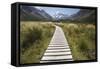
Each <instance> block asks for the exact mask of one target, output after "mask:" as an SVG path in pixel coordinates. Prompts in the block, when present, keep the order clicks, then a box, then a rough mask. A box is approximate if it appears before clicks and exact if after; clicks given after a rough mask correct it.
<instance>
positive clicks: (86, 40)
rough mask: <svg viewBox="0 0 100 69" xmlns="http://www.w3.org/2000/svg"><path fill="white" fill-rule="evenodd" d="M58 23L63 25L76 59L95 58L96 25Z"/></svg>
mask: <svg viewBox="0 0 100 69" xmlns="http://www.w3.org/2000/svg"><path fill="white" fill-rule="evenodd" d="M57 25H58V26H60V27H62V29H63V31H64V33H65V36H66V38H67V39H68V42H69V46H70V48H71V51H72V56H73V59H74V60H75V61H76V60H92V59H95V25H93V24H84V23H82V24H80V23H78V24H75V23H63V24H57Z"/></svg>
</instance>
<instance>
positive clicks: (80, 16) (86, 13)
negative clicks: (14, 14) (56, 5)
mask: <svg viewBox="0 0 100 69" xmlns="http://www.w3.org/2000/svg"><path fill="white" fill-rule="evenodd" d="M54 16H55V18H53V17H52V16H50V15H49V14H48V13H47V12H45V11H44V10H42V9H41V10H40V9H37V8H35V7H32V6H21V7H20V19H21V21H34V20H36V21H58V20H59V21H76V22H77V21H78V22H94V21H95V18H96V16H95V10H92V9H80V10H79V12H77V13H75V14H73V15H71V16H68V15H67V14H63V13H58V14H56V15H54Z"/></svg>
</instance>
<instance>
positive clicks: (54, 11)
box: [35, 6, 80, 17]
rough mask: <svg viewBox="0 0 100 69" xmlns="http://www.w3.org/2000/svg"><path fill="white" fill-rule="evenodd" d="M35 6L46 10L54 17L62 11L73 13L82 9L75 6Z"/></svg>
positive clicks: (63, 12)
mask: <svg viewBox="0 0 100 69" xmlns="http://www.w3.org/2000/svg"><path fill="white" fill-rule="evenodd" d="M35 8H38V9H40V10H41V9H43V10H45V11H46V12H47V13H48V14H50V15H51V16H52V17H54V15H55V14H58V13H62V14H66V15H69V16H70V15H72V14H75V13H77V12H78V11H79V10H80V9H76V8H75V9H74V8H58V7H39V6H36V7H35Z"/></svg>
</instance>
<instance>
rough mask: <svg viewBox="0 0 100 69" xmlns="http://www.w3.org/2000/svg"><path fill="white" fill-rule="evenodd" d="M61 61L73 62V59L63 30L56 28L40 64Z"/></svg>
mask: <svg viewBox="0 0 100 69" xmlns="http://www.w3.org/2000/svg"><path fill="white" fill-rule="evenodd" d="M62 61H73V59H72V55H71V51H70V48H69V46H68V42H67V40H66V38H65V35H64V32H63V30H62V29H61V28H60V27H59V26H56V30H55V33H54V35H53V37H52V39H51V42H50V44H49V46H48V48H47V50H46V51H45V53H44V56H43V57H42V59H41V61H40V63H46V62H62Z"/></svg>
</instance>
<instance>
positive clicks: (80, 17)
mask: <svg viewBox="0 0 100 69" xmlns="http://www.w3.org/2000/svg"><path fill="white" fill-rule="evenodd" d="M69 18H70V19H71V20H74V21H82V22H94V21H95V18H96V16H95V10H92V9H80V11H79V12H77V13H76V14H74V15H71V16H70V17H69Z"/></svg>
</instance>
